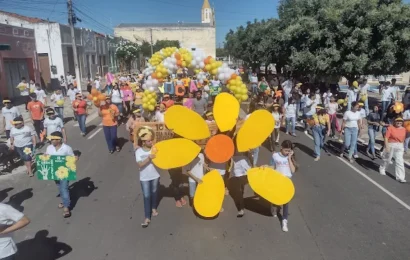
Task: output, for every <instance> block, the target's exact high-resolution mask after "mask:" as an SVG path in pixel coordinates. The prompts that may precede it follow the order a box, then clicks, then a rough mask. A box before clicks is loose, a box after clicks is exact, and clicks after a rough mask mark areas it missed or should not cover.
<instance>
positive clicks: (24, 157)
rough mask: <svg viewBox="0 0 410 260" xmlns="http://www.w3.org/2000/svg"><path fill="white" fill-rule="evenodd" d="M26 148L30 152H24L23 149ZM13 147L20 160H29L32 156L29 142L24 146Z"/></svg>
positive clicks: (31, 147)
mask: <svg viewBox="0 0 410 260" xmlns="http://www.w3.org/2000/svg"><path fill="white" fill-rule="evenodd" d="M26 148H28V149H30V150H31V153H28V154H26V153H25V152H24V150H25V149H26ZM15 149H16V152H17V153H18V154H19V155H20V158H21V160H23V161H24V162H31V160H32V158H33V157H32V156H33V154H34V152H33V145H32V144H29V145H26V146H23V147H17V146H16V147H15Z"/></svg>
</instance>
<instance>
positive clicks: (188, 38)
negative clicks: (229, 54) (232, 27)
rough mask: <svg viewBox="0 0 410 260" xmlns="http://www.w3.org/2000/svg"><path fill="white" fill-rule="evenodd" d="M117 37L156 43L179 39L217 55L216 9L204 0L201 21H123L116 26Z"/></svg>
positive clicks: (189, 45) (186, 46)
mask: <svg viewBox="0 0 410 260" xmlns="http://www.w3.org/2000/svg"><path fill="white" fill-rule="evenodd" d="M114 34H115V36H116V37H122V38H124V39H126V40H130V41H133V42H137V43H141V42H142V41H147V42H150V43H153V44H155V42H156V41H158V40H178V41H179V43H180V45H181V47H184V48H188V49H192V48H196V49H201V50H203V51H204V53H205V54H206V55H211V56H213V57H215V55H216V31H215V10H214V9H213V8H212V7H211V5H210V4H209V1H208V0H204V2H203V5H202V10H201V23H186V22H183V21H177V22H176V23H122V24H119V25H118V26H116V27H115V28H114Z"/></svg>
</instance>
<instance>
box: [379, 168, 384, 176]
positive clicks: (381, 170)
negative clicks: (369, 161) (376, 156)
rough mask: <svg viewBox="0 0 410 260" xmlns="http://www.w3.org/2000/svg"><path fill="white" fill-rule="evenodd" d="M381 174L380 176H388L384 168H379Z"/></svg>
mask: <svg viewBox="0 0 410 260" xmlns="http://www.w3.org/2000/svg"><path fill="white" fill-rule="evenodd" d="M379 173H380V175H386V171H385V170H384V169H383V168H382V167H380V168H379Z"/></svg>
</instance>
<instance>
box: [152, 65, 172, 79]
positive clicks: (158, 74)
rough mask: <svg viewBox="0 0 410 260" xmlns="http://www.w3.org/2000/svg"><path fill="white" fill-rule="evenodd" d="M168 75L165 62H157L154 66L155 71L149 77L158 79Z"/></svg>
mask: <svg viewBox="0 0 410 260" xmlns="http://www.w3.org/2000/svg"><path fill="white" fill-rule="evenodd" d="M168 75H169V69H168V68H166V67H165V62H164V64H162V63H161V64H159V65H158V66H157V67H156V68H155V72H154V73H152V74H151V78H153V79H158V80H164V79H166V78H167V77H168Z"/></svg>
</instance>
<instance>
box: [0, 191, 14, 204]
mask: <svg viewBox="0 0 410 260" xmlns="http://www.w3.org/2000/svg"><path fill="white" fill-rule="evenodd" d="M13 189H14V188H6V189H4V190H0V202H2V201H3V200H5V199H6V198H7V197H8V196H9V195H8V194H7V193H8V192H10V191H12V190H13Z"/></svg>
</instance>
